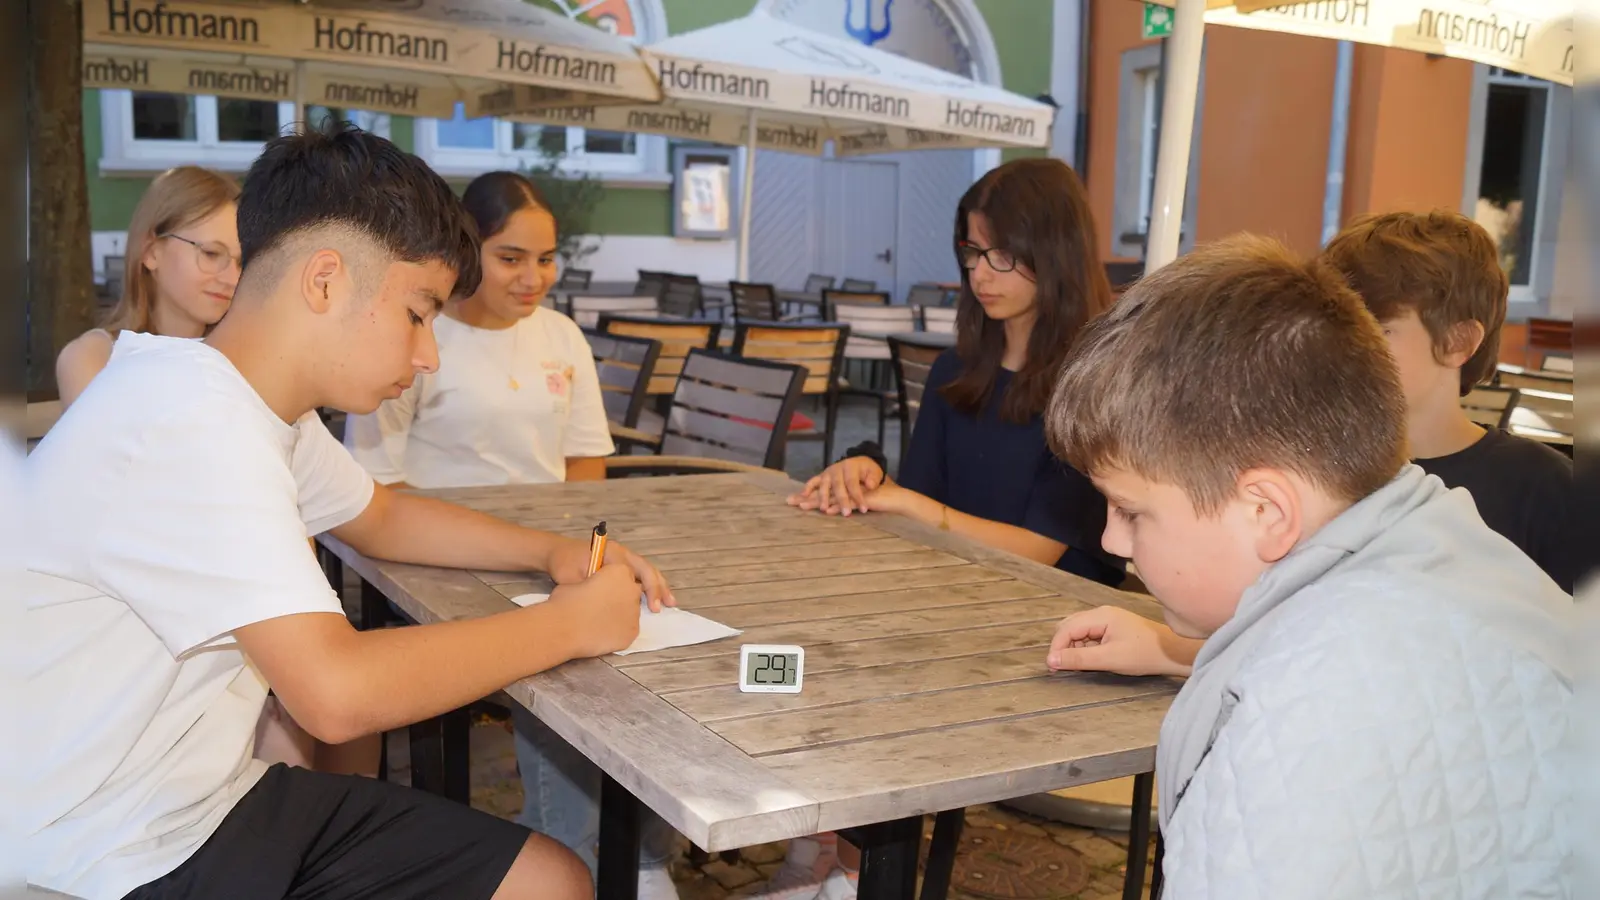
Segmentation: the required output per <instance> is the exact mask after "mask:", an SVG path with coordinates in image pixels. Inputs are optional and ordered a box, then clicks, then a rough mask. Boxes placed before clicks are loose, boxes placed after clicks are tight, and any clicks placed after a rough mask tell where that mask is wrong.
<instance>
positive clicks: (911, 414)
mask: <svg viewBox="0 0 1600 900" xmlns="http://www.w3.org/2000/svg"><path fill="white" fill-rule="evenodd" d="M945 349H946V348H945V346H944V345H943V344H942V343H941V342H939V341H921V340H917V339H915V338H910V337H902V336H896V337H892V338H889V356H890V358H892V359H893V360H894V375H895V389H896V391H897V393H898V394H899V406H900V459H901V460H902V461H904V460H905V458H906V450H907V449H908V448H909V447H910V446H911V429H912V428H915V427H916V424H917V414H918V413H919V412H921V411H922V394H923V389H924V388H925V387H926V386H927V384H928V373H929V372H930V371H932V370H933V361H934V360H936V359H938V358H939V354H941V353H943V352H944V351H945Z"/></svg>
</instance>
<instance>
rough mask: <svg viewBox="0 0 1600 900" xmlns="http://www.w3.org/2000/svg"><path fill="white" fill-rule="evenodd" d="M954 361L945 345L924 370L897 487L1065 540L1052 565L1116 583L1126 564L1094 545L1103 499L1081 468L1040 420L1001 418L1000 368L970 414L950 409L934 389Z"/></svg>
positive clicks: (1007, 378)
mask: <svg viewBox="0 0 1600 900" xmlns="http://www.w3.org/2000/svg"><path fill="white" fill-rule="evenodd" d="M960 371H961V363H960V361H959V360H958V359H957V358H956V353H955V351H954V350H946V351H945V352H944V353H942V354H940V356H939V358H938V359H937V360H935V361H934V363H933V368H932V369H931V370H930V371H929V372H928V381H927V385H926V387H925V389H924V391H923V395H922V410H921V412H919V413H918V415H917V426H916V428H914V429H912V431H911V445H910V447H908V448H907V450H906V458H905V459H904V460H901V462H900V475H899V479H898V480H899V482H900V484H901V485H903V486H905V487H907V488H910V489H911V490H913V491H916V492H917V493H919V494H922V495H923V496H926V497H932V498H933V499H934V500H937V501H939V502H940V503H945V504H948V505H949V506H950V508H951V509H954V510H958V511H960V512H964V513H966V514H967V515H969V516H977V517H979V518H981V519H988V520H990V521H991V522H1004V523H1006V524H1007V525H1015V526H1017V527H1019V528H1026V529H1027V530H1029V531H1031V532H1033V533H1035V534H1040V535H1044V536H1045V537H1047V538H1051V539H1053V540H1057V541H1060V542H1061V543H1063V544H1066V545H1067V551H1066V552H1065V553H1063V554H1062V555H1061V558H1060V559H1059V560H1057V561H1056V568H1058V569H1061V570H1062V571H1065V572H1071V573H1072V574H1074V575H1079V576H1082V577H1084V578H1088V579H1091V580H1094V581H1098V582H1101V583H1102V584H1109V585H1113V586H1115V585H1118V584H1121V583H1122V581H1123V579H1124V577H1125V568H1126V565H1127V563H1126V562H1125V561H1124V560H1121V559H1118V558H1117V557H1115V556H1112V555H1110V554H1109V553H1106V552H1105V550H1103V549H1101V547H1100V539H1101V535H1102V534H1103V533H1104V532H1105V530H1106V499H1105V497H1104V496H1102V495H1101V493H1100V492H1099V491H1098V490H1095V486H1094V483H1093V482H1091V481H1090V480H1089V479H1088V478H1085V477H1084V476H1083V474H1082V473H1080V472H1078V471H1077V470H1076V469H1074V468H1072V467H1071V466H1069V465H1067V464H1066V463H1064V462H1062V461H1061V460H1059V459H1057V458H1056V456H1055V454H1053V453H1051V452H1050V448H1049V446H1047V445H1046V443H1045V438H1044V419H1043V417H1042V416H1034V417H1032V418H1031V419H1029V420H1028V421H1027V422H1024V423H1020V424H1017V423H1012V422H1006V421H1003V420H1002V419H1001V418H1000V406H1001V403H1002V402H1003V401H1004V399H1005V395H1006V389H1007V388H1008V387H1010V385H1011V380H1012V378H1013V374H1012V373H1011V372H1008V371H1006V370H1005V369H1001V370H1000V372H999V374H998V376H997V377H996V379H995V385H994V390H993V391H991V392H990V394H989V401H988V402H987V403H986V404H985V405H984V407H983V409H982V410H981V411H979V413H978V414H977V415H975V416H974V415H968V414H966V413H961V412H958V411H956V409H955V407H953V406H951V405H950V403H949V402H948V401H947V400H945V399H944V395H943V394H941V393H940V392H939V389H940V388H942V387H944V386H945V385H947V384H949V383H950V382H952V381H954V380H955V379H956V376H958V375H959V374H960Z"/></svg>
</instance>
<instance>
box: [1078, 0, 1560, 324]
mask: <svg viewBox="0 0 1600 900" xmlns="http://www.w3.org/2000/svg"><path fill="white" fill-rule="evenodd" d="M1082 2H1087V3H1089V4H1090V8H1089V16H1088V35H1087V38H1088V39H1087V41H1086V47H1087V64H1086V66H1085V71H1086V74H1087V76H1088V88H1087V91H1086V94H1085V97H1084V99H1085V107H1086V110H1087V129H1088V138H1087V161H1086V165H1085V166H1084V169H1085V173H1084V174H1085V178H1086V181H1087V184H1088V188H1089V194H1090V200H1091V202H1092V204H1093V207H1094V211H1095V217H1096V221H1097V222H1098V223H1099V226H1100V229H1101V232H1102V238H1101V240H1102V252H1103V253H1105V254H1106V256H1107V258H1108V259H1121V260H1128V259H1133V260H1137V259H1138V258H1139V257H1140V255H1141V253H1142V231H1143V226H1144V222H1145V216H1146V215H1147V211H1148V202H1149V201H1148V191H1149V183H1148V179H1149V177H1150V175H1151V173H1153V162H1154V153H1153V149H1154V145H1155V144H1156V143H1157V140H1158V139H1157V138H1156V136H1155V132H1156V128H1155V125H1156V123H1157V122H1158V121H1159V115H1158V108H1159V107H1158V101H1157V99H1156V97H1157V95H1158V94H1159V90H1160V68H1159V66H1160V55H1161V50H1160V42H1159V41H1155V40H1146V39H1145V38H1143V36H1142V34H1141V22H1142V15H1143V4H1141V3H1138V2H1132V0H1082ZM1338 55H1339V44H1338V43H1337V42H1334V41H1329V40H1321V39H1317V38H1309V37H1302V36H1298V35H1288V34H1273V33H1268V32H1260V31H1250V30H1244V29H1237V28H1227V27H1222V26H1208V27H1207V30H1206V38H1205V56H1204V61H1203V64H1202V70H1203V71H1202V78H1201V93H1200V98H1199V103H1198V105H1197V109H1196V114H1195V132H1194V147H1193V149H1192V151H1191V157H1190V164H1189V179H1190V180H1189V191H1188V202H1187V204H1186V209H1185V216H1184V247H1185V248H1187V247H1189V246H1192V244H1193V243H1194V242H1196V241H1200V242H1204V241H1208V240H1213V239H1216V238H1219V237H1223V236H1225V235H1229V234H1233V233H1236V232H1239V231H1253V232H1257V233H1264V234H1269V235H1272V236H1274V237H1277V238H1279V239H1281V240H1283V241H1285V242H1286V243H1288V244H1289V245H1290V246H1292V247H1294V248H1295V249H1297V250H1300V251H1302V252H1307V253H1309V252H1315V251H1316V250H1317V249H1318V247H1320V246H1321V238H1322V231H1323V222H1324V212H1323V210H1324V200H1325V197H1326V195H1327V187H1328V183H1329V138H1330V135H1331V133H1332V129H1333V127H1334V122H1335V116H1334V98H1335V83H1336V73H1337V68H1338ZM1349 73H1350V82H1349V84H1350V91H1349V104H1348V106H1347V107H1346V110H1345V115H1344V117H1343V118H1344V121H1345V123H1346V125H1345V130H1346V136H1345V151H1346V157H1345V166H1344V173H1343V189H1342V199H1341V202H1340V206H1339V222H1341V223H1342V222H1346V221H1349V219H1350V218H1351V217H1353V216H1355V215H1358V214H1361V213H1366V212H1382V211H1388V210H1396V209H1429V208H1434V207H1443V208H1447V209H1454V210H1460V211H1462V212H1465V213H1466V214H1468V215H1471V216H1473V217H1474V218H1476V219H1478V220H1479V221H1480V222H1481V223H1483V224H1484V225H1485V226H1486V227H1488V228H1489V229H1490V231H1491V233H1492V234H1495V235H1496V237H1497V238H1498V239H1499V240H1500V243H1501V247H1502V263H1503V264H1504V265H1505V266H1506V268H1507V270H1508V272H1510V273H1511V274H1512V282H1513V290H1512V298H1511V299H1512V303H1511V319H1512V320H1513V321H1517V320H1521V319H1526V318H1527V317H1529V316H1541V315H1548V314H1551V313H1552V311H1553V312H1554V313H1555V314H1557V315H1559V314H1561V312H1562V310H1560V309H1559V308H1557V309H1554V310H1552V304H1551V298H1552V294H1553V293H1555V292H1554V291H1553V287H1554V283H1555V280H1556V276H1555V252H1554V250H1555V242H1556V238H1557V231H1558V228H1559V224H1558V223H1559V222H1560V193H1561V190H1560V189H1561V182H1562V180H1563V178H1564V175H1565V170H1566V142H1567V133H1566V132H1567V127H1566V125H1565V122H1566V121H1567V119H1568V118H1569V116H1568V113H1567V111H1568V109H1569V106H1568V104H1570V94H1571V92H1570V89H1568V88H1564V87H1561V86H1559V85H1552V84H1550V83H1548V82H1544V81H1540V80H1537V79H1527V78H1524V77H1522V76H1518V75H1515V74H1513V73H1505V72H1500V71H1498V70H1494V69H1491V68H1489V67H1487V66H1479V65H1475V64H1473V63H1469V62H1465V61H1462V60H1455V59H1447V58H1434V57H1430V56H1427V55H1424V54H1421V53H1414V52H1409V51H1400V50H1390V49H1386V48H1382V47H1372V46H1363V45H1356V46H1355V47H1354V48H1353V51H1352V54H1351V60H1350V68H1349ZM1557 305H1558V306H1559V303H1558V304H1557ZM1520 342H1521V337H1520V335H1519V334H1518V333H1516V332H1514V331H1513V333H1510V334H1508V335H1507V338H1506V341H1505V343H1506V345H1507V350H1508V351H1514V350H1516V349H1517V348H1518V346H1519V345H1520Z"/></svg>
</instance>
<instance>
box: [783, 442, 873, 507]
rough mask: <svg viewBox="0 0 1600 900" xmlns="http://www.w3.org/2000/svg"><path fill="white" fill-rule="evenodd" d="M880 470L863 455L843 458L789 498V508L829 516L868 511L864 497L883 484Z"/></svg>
mask: <svg viewBox="0 0 1600 900" xmlns="http://www.w3.org/2000/svg"><path fill="white" fill-rule="evenodd" d="M885 480H886V479H885V478H884V474H883V470H882V469H880V468H878V464H877V463H875V462H873V461H872V460H870V459H867V458H866V457H862V456H852V457H850V458H849V459H842V460H840V461H838V462H836V463H834V464H833V465H831V466H829V467H828V468H826V469H824V470H823V472H822V474H821V475H818V476H817V477H815V478H813V479H811V480H810V481H808V482H806V486H805V488H804V489H803V490H801V491H800V493H798V494H793V495H791V496H790V497H789V505H790V506H798V507H800V508H801V509H808V510H809V509H816V510H821V511H822V512H824V513H826V514H827V515H830V516H835V515H845V516H848V515H850V514H851V513H852V512H866V511H867V510H868V508H869V507H868V504H867V495H868V494H869V493H871V492H872V491H874V490H877V488H878V486H879V485H881V484H883V483H884V481H885Z"/></svg>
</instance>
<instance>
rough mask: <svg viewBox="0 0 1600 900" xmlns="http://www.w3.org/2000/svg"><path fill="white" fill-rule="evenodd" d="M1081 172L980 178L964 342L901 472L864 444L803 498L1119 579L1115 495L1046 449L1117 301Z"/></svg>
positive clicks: (971, 217) (961, 228)
mask: <svg viewBox="0 0 1600 900" xmlns="http://www.w3.org/2000/svg"><path fill="white" fill-rule="evenodd" d="M1097 247H1098V241H1097V239H1096V235H1095V227H1094V219H1093V217H1092V215H1091V214H1090V212H1089V203H1088V199H1087V197H1086V196H1085V194H1084V190H1083V184H1082V182H1080V181H1079V180H1078V176H1077V175H1076V174H1075V173H1074V172H1073V171H1072V169H1071V168H1069V167H1068V166H1067V165H1066V164H1065V163H1063V162H1061V161H1060V160H1055V159H1023V160H1017V161H1015V162H1011V163H1008V164H1006V165H1004V166H1001V167H1000V168H998V169H994V170H993V171H991V172H989V173H988V174H987V175H985V176H983V178H981V179H979V180H978V182H977V183H976V184H974V185H973V186H972V187H971V188H970V189H968V191H967V193H966V194H965V195H964V196H963V197H962V198H961V203H960V205H959V206H958V207H957V210H956V222H955V250H956V257H957V259H958V260H959V261H960V263H961V299H960V301H959V305H958V308H957V313H956V316H957V328H956V333H957V339H956V346H955V348H954V349H953V350H947V351H945V353H944V354H943V355H942V356H940V357H939V359H938V361H936V362H935V363H934V365H933V369H932V371H931V372H930V374H929V377H928V382H927V388H926V392H925V394H924V396H923V405H922V410H921V413H920V414H919V416H918V418H917V425H916V429H915V430H914V431H913V432H912V434H911V444H910V447H909V449H908V450H907V452H906V458H905V459H904V460H902V461H901V464H900V477H899V479H898V480H897V481H895V480H890V479H889V478H888V477H887V474H886V472H885V464H884V460H883V455H882V452H881V451H880V450H879V449H878V448H877V447H876V445H862V446H861V447H858V448H853V449H852V450H851V451H850V453H849V454H848V455H847V458H845V459H843V460H841V461H840V462H837V463H835V464H834V465H832V466H830V467H828V469H827V470H826V471H824V472H823V473H822V474H821V475H818V476H817V477H815V478H813V479H811V480H810V481H809V482H807V484H806V486H805V489H804V490H803V491H802V492H801V493H799V494H796V495H794V496H792V497H790V498H789V502H790V503H791V504H793V505H795V506H799V507H800V508H802V509H819V510H822V511H823V512H825V513H828V514H838V515H845V516H848V515H850V514H851V513H852V512H895V513H900V514H901V515H905V516H910V517H911V518H913V519H917V520H918V521H921V522H923V523H925V524H928V525H933V526H936V527H939V528H945V529H948V530H950V531H953V532H955V533H957V534H961V535H963V536H965V537H968V538H971V539H973V540H976V541H979V542H980V543H983V544H987V545H988V546H991V547H995V548H998V549H1001V550H1007V551H1010V552H1012V553H1015V554H1017V555H1019V556H1025V557H1027V558H1029V559H1033V560H1036V561H1038V562H1042V563H1045V564H1046V565H1052V566H1055V567H1057V568H1059V569H1063V570H1065V571H1068V572H1072V573H1074V574H1077V575H1081V576H1083V577H1085V578H1090V579H1093V580H1095V581H1099V582H1102V583H1104V584H1109V585H1118V584H1120V583H1121V582H1122V580H1123V578H1124V565H1125V563H1124V561H1123V560H1121V559H1118V558H1116V557H1114V556H1111V555H1109V554H1107V553H1105V552H1104V551H1103V550H1102V549H1101V548H1100V536H1101V533H1102V532H1104V531H1105V526H1106V501H1105V498H1104V497H1103V496H1101V494H1100V493H1099V492H1098V491H1096V490H1095V488H1094V485H1093V484H1091V483H1090V481H1089V479H1087V478H1085V477H1084V476H1083V475H1082V474H1080V473H1079V472H1077V471H1076V470H1074V469H1072V468H1071V467H1070V466H1068V465H1067V464H1066V463H1064V462H1061V461H1060V460H1058V459H1057V458H1056V457H1055V455H1054V454H1053V453H1051V452H1050V448H1049V447H1048V446H1047V445H1046V443H1045V437H1044V427H1043V423H1042V419H1041V415H1042V413H1043V412H1044V408H1045V405H1046V403H1047V402H1048V401H1049V399H1050V392H1051V390H1052V389H1053V388H1054V387H1055V379H1056V373H1057V371H1058V370H1059V369H1060V368H1061V363H1062V361H1063V360H1064V359H1065V358H1066V356H1067V353H1068V351H1069V349H1070V348H1071V346H1072V343H1073V341H1074V340H1075V339H1076V337H1077V335H1078V331H1079V330H1080V329H1081V328H1082V327H1083V326H1084V324H1085V323H1086V322H1087V321H1088V320H1089V319H1091V318H1093V317H1094V316H1096V315H1099V314H1100V313H1101V312H1103V311H1104V310H1105V309H1106V308H1107V307H1108V306H1110V305H1111V288H1110V285H1109V284H1108V283H1107V281H1106V276H1105V269H1104V268H1103V267H1102V265H1101V263H1100V256H1099V253H1098V250H1097Z"/></svg>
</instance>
